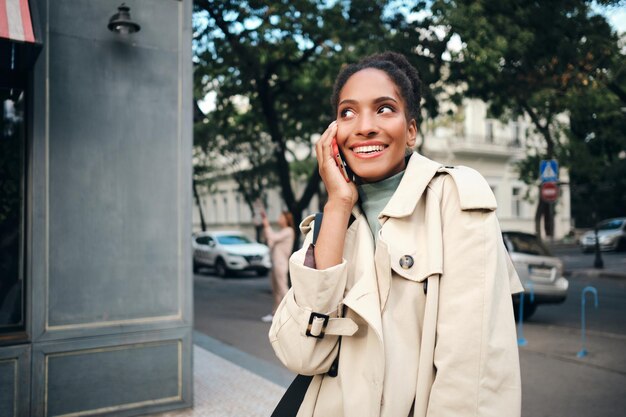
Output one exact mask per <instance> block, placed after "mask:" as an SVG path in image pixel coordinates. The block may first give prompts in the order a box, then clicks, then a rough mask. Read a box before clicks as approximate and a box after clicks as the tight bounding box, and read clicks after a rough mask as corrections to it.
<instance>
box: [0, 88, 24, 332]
mask: <svg viewBox="0 0 626 417" xmlns="http://www.w3.org/2000/svg"><path fill="white" fill-rule="evenodd" d="M24 95H25V94H24V91H23V90H20V89H16V88H0V103H1V105H2V107H1V108H0V333H12V332H16V331H22V330H24V328H25V319H24V313H25V305H24V304H25V302H24V300H25V299H24V296H25V286H24V272H25V256H24V248H25V243H24V239H25V236H24V234H25V230H26V229H25V216H24V214H25V201H26V199H25V188H26V132H25V127H24V125H25V123H24V100H25V99H24Z"/></svg>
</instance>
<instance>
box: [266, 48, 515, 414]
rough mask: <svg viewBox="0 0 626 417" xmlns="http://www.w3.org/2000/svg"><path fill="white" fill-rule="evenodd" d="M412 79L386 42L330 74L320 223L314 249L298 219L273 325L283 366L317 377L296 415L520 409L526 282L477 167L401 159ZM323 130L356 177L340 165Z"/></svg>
mask: <svg viewBox="0 0 626 417" xmlns="http://www.w3.org/2000/svg"><path fill="white" fill-rule="evenodd" d="M419 88H420V85H419V78H418V76H417V72H416V71H415V69H413V68H412V67H411V66H410V65H409V64H408V62H407V61H406V59H405V58H404V57H403V56H401V55H399V54H394V53H384V54H379V55H374V56H370V57H367V58H365V59H364V60H362V61H360V62H359V63H357V64H353V65H351V66H348V67H346V68H344V69H343V70H342V72H341V73H340V74H339V76H338V78H337V81H336V84H335V92H334V94H333V99H332V101H333V105H334V106H335V107H336V109H337V113H336V114H337V121H336V122H333V123H331V125H330V126H329V128H328V129H327V130H326V131H325V132H324V134H323V135H322V137H321V138H320V140H319V141H318V143H317V145H316V152H317V159H318V164H319V170H320V174H321V176H322V179H323V181H324V184H325V186H326V189H327V191H328V202H327V203H326V205H325V207H324V218H323V222H322V223H321V227H320V230H319V237H318V239H317V242H316V244H315V245H314V246H313V245H311V240H312V232H311V231H312V229H313V227H314V224H313V221H312V220H313V219H312V217H309V218H307V219H305V220H304V221H303V222H302V224H301V229H302V232H303V233H304V234H306V239H305V243H304V245H303V247H302V249H301V250H299V251H298V252H296V253H294V254H293V255H292V257H291V259H290V273H291V279H292V288H291V289H290V290H289V292H288V293H287V295H286V296H285V298H284V299H283V300H282V302H281V304H280V306H279V307H278V310H277V311H276V314H275V316H274V320H273V323H272V327H271V329H270V333H269V337H270V342H271V344H272V346H273V348H274V350H275V352H276V355H277V356H278V358H279V359H280V360H281V361H282V362H283V363H284V364H285V366H287V367H288V368H289V369H291V370H293V371H294V372H297V373H300V374H307V375H314V378H313V380H312V382H311V384H310V386H309V388H308V390H307V393H306V395H305V398H304V401H303V403H302V405H301V407H300V410H299V412H298V416H299V417H309V416H315V417H341V416H345V417H410V416H414V417H462V416H473V417H487V416H489V417H518V416H519V415H520V407H521V405H520V404H521V384H520V369H519V359H518V351H517V344H516V334H515V323H514V318H513V308H512V302H511V294H512V293H514V292H519V291H522V290H523V289H522V287H521V285H520V283H519V279H518V278H517V275H516V273H515V270H514V269H513V266H512V264H511V261H510V259H509V257H508V255H507V253H506V250H505V248H504V245H503V242H502V236H501V233H500V228H499V225H498V221H497V218H496V216H495V209H496V201H495V198H494V196H493V193H492V192H491V189H490V187H489V185H488V184H487V182H486V181H485V180H484V179H483V178H482V177H481V176H480V174H478V173H477V172H476V171H474V170H472V169H470V168H466V167H460V166H459V167H449V166H442V165H441V164H439V163H436V162H434V161H431V160H429V159H427V158H425V157H423V156H421V155H419V154H416V153H412V154H410V155H408V156H407V154H406V149H407V148H412V147H413V146H414V144H415V138H416V135H417V120H418V112H419V106H418V105H419V99H420V97H419ZM333 140H336V142H337V145H338V147H339V149H340V150H341V151H342V153H343V156H344V158H345V161H346V162H347V165H348V166H349V167H350V168H351V170H352V171H353V172H354V174H355V177H353V178H352V179H353V181H350V182H346V180H344V178H343V177H342V175H341V171H340V170H339V169H338V168H337V165H336V163H335V154H334V153H333V151H332V141H333ZM405 156H406V157H405ZM354 180H356V183H357V184H355V181H354ZM389 183H392V185H393V188H392V189H391V191H390V192H389V191H385V190H388V189H389V187H388V185H389ZM357 185H358V188H357ZM372 185H373V186H374V188H373V189H374V193H373V195H374V197H376V198H371V197H372V193H371V192H370V191H371V190H372ZM368 187H369V188H368ZM376 187H378V189H376ZM385 193H386V194H385ZM381 195H383V198H382V203H381V201H380V198H379V197H380V196H381ZM366 197H367V198H366ZM372 202H374V203H376V202H378V203H377V204H378V206H377V205H376V204H373V203H372ZM376 207H379V208H380V207H382V208H380V209H377V208H376ZM307 252H308V253H309V255H310V254H311V252H312V253H313V256H314V260H315V266H314V267H311V266H305V263H306V265H309V263H308V262H305V259H306V256H307ZM337 358H338V374H337V376H336V377H333V376H331V375H329V374H328V373H327V372H328V370H329V369H330V368H331V366H332V365H333V362H335V360H336V359H337Z"/></svg>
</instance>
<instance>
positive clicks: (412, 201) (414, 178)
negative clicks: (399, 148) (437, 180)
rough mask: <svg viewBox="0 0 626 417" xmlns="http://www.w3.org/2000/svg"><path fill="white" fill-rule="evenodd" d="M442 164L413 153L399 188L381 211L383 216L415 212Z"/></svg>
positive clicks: (404, 214) (405, 214)
mask: <svg viewBox="0 0 626 417" xmlns="http://www.w3.org/2000/svg"><path fill="white" fill-rule="evenodd" d="M439 168H441V164H440V163H438V162H435V161H431V160H430V159H428V158H426V157H424V156H422V155H420V154H418V153H413V155H411V158H410V159H409V162H408V164H407V167H406V170H405V172H404V175H403V176H402V180H401V181H400V184H399V185H398V189H397V190H396V192H395V193H393V195H392V196H391V199H389V202H388V203H387V205H386V206H385V208H384V209H383V211H381V212H380V215H379V216H378V218H379V219H382V218H383V217H396V218H397V217H406V216H409V215H411V213H413V210H414V209H415V206H416V205H417V202H418V201H419V199H420V198H421V197H422V194H424V190H426V187H427V186H428V184H429V183H430V180H432V178H433V177H434V176H435V174H436V173H437V170H439Z"/></svg>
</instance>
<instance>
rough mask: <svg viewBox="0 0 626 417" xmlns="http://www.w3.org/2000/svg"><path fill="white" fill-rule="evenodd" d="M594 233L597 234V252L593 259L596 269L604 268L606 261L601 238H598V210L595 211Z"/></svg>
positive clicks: (595, 246) (595, 248) (595, 249)
mask: <svg viewBox="0 0 626 417" xmlns="http://www.w3.org/2000/svg"><path fill="white" fill-rule="evenodd" d="M593 233H594V235H595V240H596V243H595V245H594V251H595V254H596V257H595V259H594V260H593V267H594V268H596V269H602V268H604V261H603V260H602V254H601V253H600V239H599V238H598V221H597V218H596V212H595V210H594V211H593Z"/></svg>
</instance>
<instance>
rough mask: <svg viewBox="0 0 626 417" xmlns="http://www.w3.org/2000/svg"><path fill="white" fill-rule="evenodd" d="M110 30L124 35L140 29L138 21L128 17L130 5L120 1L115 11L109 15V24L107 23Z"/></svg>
mask: <svg viewBox="0 0 626 417" xmlns="http://www.w3.org/2000/svg"><path fill="white" fill-rule="evenodd" d="M107 27H108V28H109V30H110V31H111V32H115V33H120V34H123V35H126V34H128V33H135V32H139V31H140V30H141V26H139V23H137V22H133V20H132V19H131V18H130V7H128V6H127V5H126V4H124V3H122V4H121V5H120V7H118V8H117V13H115V14H114V15H113V16H111V19H109V24H108V25H107Z"/></svg>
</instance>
